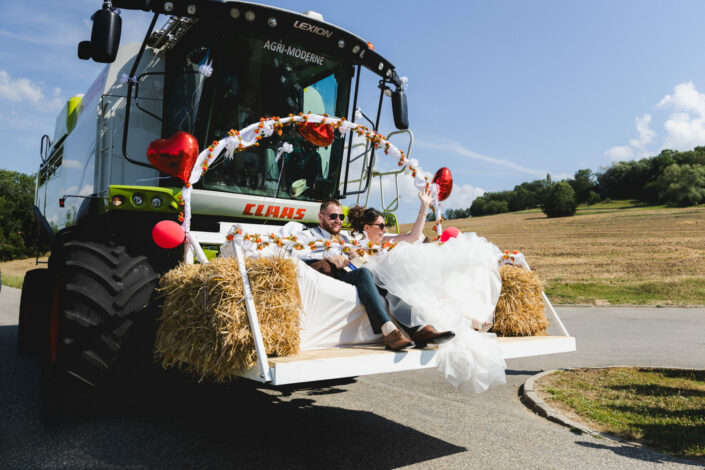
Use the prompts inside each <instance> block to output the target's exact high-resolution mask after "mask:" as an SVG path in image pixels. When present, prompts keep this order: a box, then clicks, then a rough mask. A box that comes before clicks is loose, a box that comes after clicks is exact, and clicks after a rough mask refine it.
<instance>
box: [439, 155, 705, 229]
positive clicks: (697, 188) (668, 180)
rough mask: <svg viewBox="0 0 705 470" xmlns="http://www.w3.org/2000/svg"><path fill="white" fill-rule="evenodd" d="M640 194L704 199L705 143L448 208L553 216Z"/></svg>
mask: <svg viewBox="0 0 705 470" xmlns="http://www.w3.org/2000/svg"><path fill="white" fill-rule="evenodd" d="M606 199H637V200H639V201H643V202H647V203H654V204H656V203H661V204H668V205H671V206H677V207H686V206H693V205H697V204H702V203H705V147H695V148H694V149H693V150H689V151H685V152H679V151H676V150H663V151H662V152H661V153H660V154H659V155H657V156H655V157H648V158H642V159H641V160H633V161H621V162H616V163H613V164H612V165H611V166H609V167H607V168H602V169H600V170H599V171H597V172H593V171H592V170H590V169H582V170H578V171H576V172H575V174H574V175H573V178H569V179H567V180H562V181H558V182H553V181H552V180H551V176H550V175H547V177H546V178H545V179H539V180H534V181H529V182H524V183H521V184H519V185H517V186H514V189H513V190H511V191H498V192H486V193H484V194H483V195H482V196H480V197H478V198H475V200H473V202H472V205H471V206H470V207H468V208H465V209H447V210H446V211H444V213H443V218H444V219H446V220H450V219H458V218H465V217H470V216H472V217H479V216H483V215H491V214H500V213H503V212H514V211H520V210H524V209H534V208H541V209H542V210H543V211H544V212H545V213H546V214H547V215H548V216H549V217H556V216H557V217H561V216H567V215H573V214H575V210H576V208H577V206H578V204H588V205H590V204H595V203H597V202H600V201H604V200H606Z"/></svg>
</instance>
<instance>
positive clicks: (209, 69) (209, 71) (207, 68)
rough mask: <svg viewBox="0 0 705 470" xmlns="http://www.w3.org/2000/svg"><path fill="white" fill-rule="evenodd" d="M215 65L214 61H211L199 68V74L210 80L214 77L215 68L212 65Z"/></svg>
mask: <svg viewBox="0 0 705 470" xmlns="http://www.w3.org/2000/svg"><path fill="white" fill-rule="evenodd" d="M212 63H213V59H211V60H209V61H208V62H206V63H205V64H201V65H199V66H198V73H200V74H201V75H203V76H204V77H206V78H210V76H211V75H213V66H212V65H211V64H212Z"/></svg>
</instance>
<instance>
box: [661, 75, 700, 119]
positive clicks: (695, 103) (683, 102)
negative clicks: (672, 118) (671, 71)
mask: <svg viewBox="0 0 705 470" xmlns="http://www.w3.org/2000/svg"><path fill="white" fill-rule="evenodd" d="M656 107H657V108H673V109H675V110H676V111H684V112H692V113H695V114H697V115H699V116H703V115H705V95H703V94H701V93H699V92H698V90H696V89H695V85H693V82H688V83H681V84H678V85H676V86H675V87H673V94H672V95H666V96H664V97H663V98H662V99H661V101H659V102H658V104H657V105H656Z"/></svg>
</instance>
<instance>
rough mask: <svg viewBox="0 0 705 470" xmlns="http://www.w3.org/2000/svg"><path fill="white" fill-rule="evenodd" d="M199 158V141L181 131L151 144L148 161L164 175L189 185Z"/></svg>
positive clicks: (148, 148)
mask: <svg viewBox="0 0 705 470" xmlns="http://www.w3.org/2000/svg"><path fill="white" fill-rule="evenodd" d="M197 158H198V141H197V140H196V138H195V137H194V136H192V135H191V134H189V133H188V132H183V131H179V132H177V133H176V134H174V135H172V136H171V137H169V138H168V139H158V140H154V141H152V142H150V144H149V146H148V147H147V159H148V160H149V162H150V163H151V164H152V165H153V166H154V168H156V169H157V170H159V171H161V172H162V173H166V174H167V175H170V176H173V177H175V178H179V179H180V180H181V181H183V182H184V183H188V180H189V177H190V176H191V170H192V169H193V165H194V164H195V163H196V159H197Z"/></svg>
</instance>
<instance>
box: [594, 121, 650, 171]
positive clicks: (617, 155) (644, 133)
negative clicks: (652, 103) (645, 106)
mask: <svg viewBox="0 0 705 470" xmlns="http://www.w3.org/2000/svg"><path fill="white" fill-rule="evenodd" d="M650 123H651V115H650V114H644V115H642V116H637V117H636V118H634V124H635V126H636V132H637V137H636V138H634V139H630V140H629V145H617V146H615V147H612V148H611V149H609V150H607V151H606V152H605V156H606V157H607V158H609V159H610V160H612V161H619V160H629V159H632V158H635V157H646V156H648V155H649V148H648V147H649V144H650V143H651V142H652V141H653V140H654V137H656V132H654V130H653V129H651V128H650V127H649V124H650Z"/></svg>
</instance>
